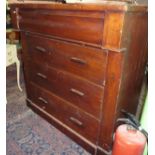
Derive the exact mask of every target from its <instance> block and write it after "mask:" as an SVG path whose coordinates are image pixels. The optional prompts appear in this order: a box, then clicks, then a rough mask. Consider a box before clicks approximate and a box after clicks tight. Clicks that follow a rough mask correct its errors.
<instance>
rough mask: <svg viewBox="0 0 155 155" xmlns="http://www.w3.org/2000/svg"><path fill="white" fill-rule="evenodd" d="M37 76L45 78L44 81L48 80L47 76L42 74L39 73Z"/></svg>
mask: <svg viewBox="0 0 155 155" xmlns="http://www.w3.org/2000/svg"><path fill="white" fill-rule="evenodd" d="M37 76H39V77H41V78H43V79H47V76H46V75H44V74H42V73H37Z"/></svg>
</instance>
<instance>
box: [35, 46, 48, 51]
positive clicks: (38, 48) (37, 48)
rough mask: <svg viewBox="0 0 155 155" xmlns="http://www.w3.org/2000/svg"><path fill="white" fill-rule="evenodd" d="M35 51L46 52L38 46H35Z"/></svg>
mask: <svg viewBox="0 0 155 155" xmlns="http://www.w3.org/2000/svg"><path fill="white" fill-rule="evenodd" d="M35 49H36V50H38V51H39V52H46V49H45V48H43V47H40V46H36V47H35Z"/></svg>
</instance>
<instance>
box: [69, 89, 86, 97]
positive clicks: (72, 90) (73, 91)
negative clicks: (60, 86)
mask: <svg viewBox="0 0 155 155" xmlns="http://www.w3.org/2000/svg"><path fill="white" fill-rule="evenodd" d="M70 91H71V92H72V93H74V94H77V95H79V96H84V93H83V92H81V91H79V90H77V89H74V88H71V89H70Z"/></svg>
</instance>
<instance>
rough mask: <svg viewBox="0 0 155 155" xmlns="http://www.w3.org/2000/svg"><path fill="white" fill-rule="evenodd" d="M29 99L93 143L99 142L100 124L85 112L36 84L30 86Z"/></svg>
mask: <svg viewBox="0 0 155 155" xmlns="http://www.w3.org/2000/svg"><path fill="white" fill-rule="evenodd" d="M29 86H30V88H29V90H28V98H29V99H30V100H31V101H32V102H33V103H35V104H36V105H37V106H39V107H40V108H42V109H43V110H45V111H46V112H48V113H49V114H51V115H52V116H54V117H55V118H57V119H58V120H60V121H61V122H62V123H64V124H65V125H67V126H69V127H70V128H71V129H73V130H75V131H76V132H78V133H79V134H81V135H82V136H84V137H85V138H87V139H88V140H90V141H91V142H93V143H95V142H96V140H97V133H98V125H99V122H98V121H97V120H95V119H94V118H92V117H90V116H88V115H87V114H85V113H84V112H82V111H80V110H79V109H76V108H74V107H72V106H70V105H69V104H68V103H66V102H64V100H61V99H60V98H58V97H56V96H55V95H53V94H52V93H49V92H48V91H46V90H44V89H43V88H41V87H38V86H36V85H35V84H33V83H31V84H29Z"/></svg>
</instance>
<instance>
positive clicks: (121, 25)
mask: <svg viewBox="0 0 155 155" xmlns="http://www.w3.org/2000/svg"><path fill="white" fill-rule="evenodd" d="M10 7H11V14H12V19H13V24H14V28H16V29H18V30H20V32H21V41H22V48H23V64H24V74H25V81H26V91H27V104H28V106H29V107H31V108H32V109H33V110H34V111H35V112H36V113H38V114H39V115H41V116H42V117H43V118H45V119H46V120H48V121H49V122H50V123H52V124H53V125H54V126H56V127H57V128H58V129H60V130H61V131H62V132H64V133H65V134H67V135H68V136H69V137H71V138H72V139H73V140H75V141H76V142H77V143H79V144H80V145H81V146H83V147H84V148H85V149H87V150H88V151H89V152H90V153H91V154H98V155H99V154H110V152H111V149H112V141H113V134H114V131H115V128H116V126H117V119H118V118H119V117H122V115H121V110H122V109H124V110H126V111H128V112H130V113H133V114H135V113H136V109H137V105H138V98H139V95H140V89H141V84H142V80H143V75H144V70H145V65H146V62H147V7H146V6H142V5H134V4H127V3H124V2H115V3H114V2H104V3H102V4H56V3H51V2H31V1H24V2H18V1H15V2H13V3H10Z"/></svg>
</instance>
